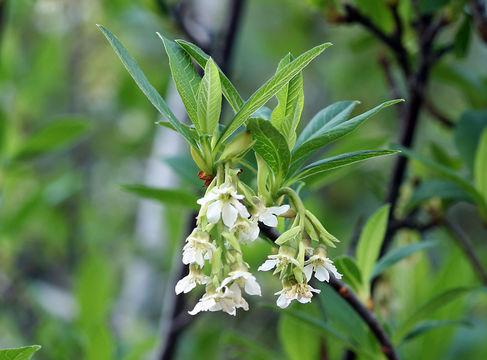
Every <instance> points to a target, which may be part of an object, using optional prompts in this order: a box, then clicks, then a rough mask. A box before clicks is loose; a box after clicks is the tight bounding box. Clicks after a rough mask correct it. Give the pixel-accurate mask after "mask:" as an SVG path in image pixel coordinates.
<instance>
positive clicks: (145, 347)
mask: <svg viewBox="0 0 487 360" xmlns="http://www.w3.org/2000/svg"><path fill="white" fill-rule="evenodd" d="M158 340H159V339H158V337H157V336H156V335H154V336H153V337H149V338H147V339H144V340H142V341H140V342H138V343H137V344H135V345H134V346H133V347H131V349H130V350H129V351H128V352H127V354H126V355H125V356H124V357H123V358H122V360H140V359H143V358H144V356H147V355H148V354H149V353H150V351H151V350H154V347H155V346H156V345H157V343H158Z"/></svg>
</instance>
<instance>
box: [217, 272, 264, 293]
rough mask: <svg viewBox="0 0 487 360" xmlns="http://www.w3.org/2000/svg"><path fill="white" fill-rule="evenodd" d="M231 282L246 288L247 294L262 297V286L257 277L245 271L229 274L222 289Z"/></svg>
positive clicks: (221, 286)
mask: <svg viewBox="0 0 487 360" xmlns="http://www.w3.org/2000/svg"><path fill="white" fill-rule="evenodd" d="M230 282H232V283H233V284H238V285H240V286H241V287H244V288H245V292H246V293H247V294H249V295H259V296H261V290H260V285H259V283H258V282H257V280H256V279H255V276H254V275H252V274H251V273H249V272H248V271H244V270H235V271H232V272H230V273H229V274H228V277H226V278H225V279H223V281H222V283H221V285H220V287H219V289H220V288H223V287H225V286H226V285H228V284H229V283H230Z"/></svg>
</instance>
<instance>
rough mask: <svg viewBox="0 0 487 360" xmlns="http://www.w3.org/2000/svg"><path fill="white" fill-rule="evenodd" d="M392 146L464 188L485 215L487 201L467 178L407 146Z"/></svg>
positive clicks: (486, 213) (486, 214)
mask: <svg viewBox="0 0 487 360" xmlns="http://www.w3.org/2000/svg"><path fill="white" fill-rule="evenodd" d="M393 147H394V148H397V149H398V150H400V151H401V152H402V154H403V155H405V156H407V157H410V158H413V159H416V160H418V161H420V162H422V163H423V164H426V165H428V167H429V169H430V170H433V171H435V172H437V173H438V174H440V175H442V176H444V177H445V178H447V179H450V180H451V181H453V182H455V183H456V184H458V185H459V186H460V187H461V188H462V189H463V190H465V192H466V193H468V194H469V195H470V196H471V197H472V198H473V199H474V201H475V202H476V203H477V205H478V206H479V211H480V213H481V214H482V215H483V216H487V203H486V202H485V200H484V199H483V196H482V194H480V192H479V191H478V190H477V189H475V187H473V186H472V184H470V183H469V182H468V181H467V180H465V179H464V178H462V177H461V176H459V175H457V173H456V172H454V171H453V170H451V169H450V168H447V167H446V166H443V165H440V164H438V163H436V162H434V161H433V160H430V159H428V158H425V157H424V156H422V155H420V154H418V153H416V152H414V151H412V150H410V149H408V148H405V147H404V146H400V145H394V146H393Z"/></svg>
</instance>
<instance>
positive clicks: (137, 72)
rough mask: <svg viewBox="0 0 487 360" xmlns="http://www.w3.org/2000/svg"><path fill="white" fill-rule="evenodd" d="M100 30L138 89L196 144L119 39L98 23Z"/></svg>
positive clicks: (188, 139)
mask: <svg viewBox="0 0 487 360" xmlns="http://www.w3.org/2000/svg"><path fill="white" fill-rule="evenodd" d="M98 27H99V28H100V30H101V31H102V32H103V34H104V35H105V37H106V38H107V40H108V42H109V43H110V45H111V46H112V48H113V50H115V53H116V54H117V55H118V57H119V58H120V60H121V61H122V63H123V65H124V66H125V68H126V69H127V71H128V72H129V74H130V75H131V76H132V78H133V79H134V80H135V82H136V83H137V85H138V86H139V88H140V90H142V92H143V93H144V94H145V96H147V98H148V99H149V100H150V102H151V103H152V105H154V107H155V108H156V109H157V110H158V111H159V112H160V113H161V114H162V115H163V116H164V117H165V118H166V119H167V120H169V122H170V123H171V124H172V126H174V128H175V129H177V131H178V132H179V133H180V134H181V135H183V136H184V138H185V139H186V140H187V141H188V142H189V143H190V144H191V145H193V146H195V147H196V146H197V145H196V142H195V141H194V139H193V138H192V136H191V134H190V133H189V132H188V130H186V128H185V127H184V126H183V124H182V123H181V122H179V120H178V119H177V118H176V116H175V115H174V114H173V112H172V111H171V109H169V107H168V106H167V104H166V102H165V101H164V99H163V98H162V97H161V95H160V94H159V93H158V92H157V90H156V89H155V88H154V87H153V86H152V85H151V83H150V82H149V80H148V79H147V77H146V76H145V74H144V73H143V72H142V70H141V69H140V67H139V65H138V64H137V61H135V59H134V58H133V57H132V55H130V54H129V52H128V51H127V49H126V48H125V47H124V46H123V45H122V43H121V42H120V40H118V38H117V37H116V36H115V35H113V34H112V33H111V32H110V31H109V30H108V29H107V28H106V27H104V26H103V25H98Z"/></svg>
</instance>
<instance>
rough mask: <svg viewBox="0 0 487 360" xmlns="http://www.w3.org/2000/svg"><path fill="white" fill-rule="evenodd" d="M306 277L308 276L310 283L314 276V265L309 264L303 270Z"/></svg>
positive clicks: (307, 279)
mask: <svg viewBox="0 0 487 360" xmlns="http://www.w3.org/2000/svg"><path fill="white" fill-rule="evenodd" d="M303 272H304V275H306V281H307V282H308V281H309V280H310V279H311V275H313V265H312V264H308V265H306V266H305V267H304V268H303Z"/></svg>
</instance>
